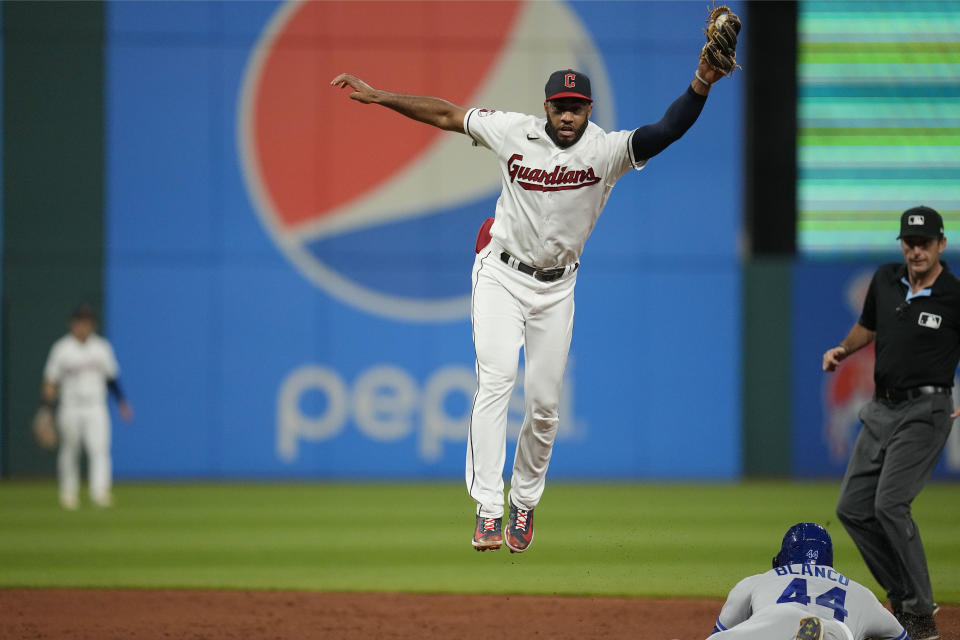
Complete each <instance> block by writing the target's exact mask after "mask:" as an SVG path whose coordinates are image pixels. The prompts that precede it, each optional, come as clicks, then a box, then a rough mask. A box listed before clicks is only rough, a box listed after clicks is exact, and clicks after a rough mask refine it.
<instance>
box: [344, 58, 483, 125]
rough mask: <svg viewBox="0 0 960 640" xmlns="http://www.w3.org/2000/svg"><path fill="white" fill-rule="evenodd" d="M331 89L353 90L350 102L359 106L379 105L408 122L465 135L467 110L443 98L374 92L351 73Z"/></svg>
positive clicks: (378, 90)
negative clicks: (464, 127)
mask: <svg viewBox="0 0 960 640" xmlns="http://www.w3.org/2000/svg"><path fill="white" fill-rule="evenodd" d="M330 86H332V87H339V88H341V89H346V88H347V87H349V88H351V89H353V93H351V94H350V99H352V100H356V101H357V102H362V103H363V104H379V105H381V106H384V107H387V108H388V109H393V110H394V111H396V112H397V113H401V114H403V115H405V116H407V117H408V118H412V119H413V120H417V121H419V122H424V123H426V124H429V125H433V126H434V127H438V128H440V129H443V130H444V131H456V132H457V133H465V132H464V130H463V119H464V116H466V114H467V110H466V109H464V108H463V107H458V106H457V105H455V104H453V103H451V102H447V101H446V100H443V99H441V98H430V97H427V96H411V95H405V94H401V93H393V92H390V91H382V90H380V89H374V88H373V87H371V86H370V85H368V84H367V83H366V82H364V81H363V80H361V79H360V78H357V77H356V76H352V75H350V74H348V73H341V74H340V75H338V76H337V77H336V78H334V79H333V80H332V81H331V82H330Z"/></svg>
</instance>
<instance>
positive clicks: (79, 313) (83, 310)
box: [70, 302, 96, 320]
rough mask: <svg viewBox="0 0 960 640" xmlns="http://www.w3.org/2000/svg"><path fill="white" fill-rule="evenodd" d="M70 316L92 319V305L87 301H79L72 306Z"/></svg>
mask: <svg viewBox="0 0 960 640" xmlns="http://www.w3.org/2000/svg"><path fill="white" fill-rule="evenodd" d="M70 317H71V318H72V319H74V320H93V319H94V318H95V317H96V314H94V312H93V307H92V306H91V305H90V303H89V302H81V303H80V304H78V305H77V306H76V307H75V308H74V310H73V313H71V314H70Z"/></svg>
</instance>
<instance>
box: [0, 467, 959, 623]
mask: <svg viewBox="0 0 960 640" xmlns="http://www.w3.org/2000/svg"><path fill="white" fill-rule="evenodd" d="M837 488H838V485H837V483H834V482H830V483H807V484H797V483H785V482H777V483H743V484H729V485H695V486H694V485H673V484H663V485H660V484H636V485H626V484H616V485H608V484H593V485H583V484H579V485H573V484H562V483H556V482H554V483H550V484H548V487H547V492H546V494H545V495H544V499H543V501H542V502H541V504H540V507H539V508H538V509H537V511H536V521H535V526H536V538H535V541H534V544H533V547H532V548H531V550H530V551H529V552H527V553H525V554H523V555H516V554H510V553H509V552H508V551H507V550H506V548H505V547H504V548H503V549H501V550H500V551H496V552H486V553H477V552H475V551H474V550H473V549H472V548H471V546H470V536H471V533H472V527H473V510H472V503H471V502H470V500H469V498H468V497H467V495H466V492H465V490H464V489H463V487H462V486H461V485H460V484H416V485H414V484H383V485H380V484H377V485H374V484H364V485H353V484H168V485H145V484H144V485H141V484H121V485H120V486H118V487H117V488H116V489H115V497H116V502H117V505H116V506H115V507H114V508H112V509H108V510H96V509H94V508H92V507H90V506H89V505H88V504H84V506H83V507H82V508H81V509H80V510H79V511H76V512H66V511H63V510H61V509H60V507H59V505H58V504H57V501H56V489H55V487H54V485H53V484H52V483H19V482H14V483H11V482H5V483H0V587H11V586H31V587H55V586H77V587H80V586H82V587H201V588H229V589H306V590H326V591H410V592H438V593H452V592H461V593H467V592H476V593H537V594H563V595H623V596H710V597H723V596H724V595H726V592H727V591H728V590H729V589H730V587H731V586H733V584H734V583H735V582H736V581H737V580H739V579H740V578H742V577H745V576H747V575H749V574H752V573H758V572H761V571H764V570H766V569H768V568H769V567H770V558H771V557H772V556H773V555H774V553H775V552H776V550H777V548H778V547H779V542H780V537H781V536H782V534H783V532H784V531H785V530H786V528H787V527H788V526H790V525H792V524H794V523H795V522H798V521H801V520H814V521H819V522H821V523H823V524H825V525H826V526H827V528H828V529H829V530H830V532H831V534H832V535H833V538H834V545H835V554H836V566H837V568H838V569H839V570H841V571H842V572H844V573H846V574H847V575H849V576H851V577H853V578H854V579H856V580H858V581H860V582H862V583H864V584H866V585H867V586H869V587H871V588H873V589H874V591H875V592H877V593H878V595H882V594H880V592H879V589H878V587H877V585H876V583H875V582H874V581H873V578H872V577H871V576H870V575H869V573H868V572H867V570H866V568H865V566H864V564H863V562H862V560H861V559H860V556H859V554H858V553H857V552H856V550H855V549H854V547H853V543H852V542H851V541H850V539H849V537H848V536H847V534H846V532H844V531H843V529H842V528H841V527H840V526H839V523H837V522H836V518H835V516H834V515H833V505H834V502H835V500H836V494H837ZM958 505H960V485H955V484H934V485H931V486H929V487H927V488H926V489H925V491H924V492H923V493H922V494H921V496H920V497H919V498H918V499H917V501H916V502H915V504H914V514H915V517H916V519H917V521H918V523H919V525H920V529H921V533H922V535H923V538H924V542H925V545H926V548H927V555H928V560H929V563H930V567H931V575H932V579H933V582H934V593H935V595H936V597H937V599H938V601H939V602H941V603H954V604H956V603H960V536H958V531H957V526H958V524H960V518H958V512H960V508H958Z"/></svg>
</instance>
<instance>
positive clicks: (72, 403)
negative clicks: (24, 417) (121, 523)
mask: <svg viewBox="0 0 960 640" xmlns="http://www.w3.org/2000/svg"><path fill="white" fill-rule="evenodd" d="M119 372H120V371H119V366H118V365H117V359H116V357H115V356H114V353H113V348H112V347H111V346H110V343H109V342H107V341H106V340H105V339H104V338H102V337H100V336H98V335H96V334H91V335H90V336H89V337H88V338H87V339H86V340H84V341H82V342H81V341H80V340H78V339H77V338H76V337H75V336H74V335H73V334H69V333H68V334H67V335H65V336H63V337H62V338H60V339H59V340H57V341H56V342H55V343H54V344H53V347H51V349H50V355H49V356H48V358H47V364H46V367H45V368H44V372H43V376H44V379H45V380H46V381H47V382H50V383H52V384H55V385H57V386H58V388H59V393H58V397H59V400H60V402H59V406H58V408H57V426H58V428H59V431H60V452H59V456H58V458H57V475H58V478H59V484H60V502H61V504H63V506H65V507H67V508H73V507H75V506H76V505H77V500H78V494H79V491H80V466H79V463H80V446H81V443H82V445H83V447H84V449H85V450H86V452H87V462H88V467H89V473H90V498H91V500H93V502H94V503H95V504H97V505H100V506H108V505H109V504H110V502H111V497H110V489H111V484H112V479H111V476H112V465H111V460H110V414H109V412H108V411H107V382H108V381H109V380H113V379H115V378H116V377H117V376H118V375H119Z"/></svg>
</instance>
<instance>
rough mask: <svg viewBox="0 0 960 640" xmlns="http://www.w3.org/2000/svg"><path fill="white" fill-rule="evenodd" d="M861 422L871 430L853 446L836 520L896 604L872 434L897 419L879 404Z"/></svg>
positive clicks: (895, 566) (879, 454)
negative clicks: (878, 499) (879, 507)
mask: <svg viewBox="0 0 960 640" xmlns="http://www.w3.org/2000/svg"><path fill="white" fill-rule="evenodd" d="M861 419H864V420H866V421H867V422H869V423H870V424H871V425H873V426H871V427H868V426H867V425H866V424H865V425H864V426H863V427H862V428H861V429H860V434H859V435H858V436H857V440H856V443H855V444H854V446H853V452H852V453H851V455H850V461H849V462H848V463H847V470H846V473H845V474H844V477H843V482H842V483H841V484H840V498H839V500H838V501H837V518H838V519H839V520H840V522H841V523H842V524H843V526H844V528H845V529H846V530H847V533H848V534H849V535H850V537H851V538H852V539H853V542H854V543H855V544H856V545H857V549H859V551H860V555H862V556H863V560H864V562H865V563H866V565H867V567H868V568H869V569H870V572H871V573H872V574H873V577H874V578H875V579H876V580H877V582H878V583H879V584H880V586H882V587H883V588H884V590H885V591H886V592H887V597H888V598H890V600H891V601H898V600H899V599H900V598H902V596H903V594H902V588H903V587H902V576H901V575H900V563H899V562H898V561H897V560H896V553H895V550H894V549H893V547H892V546H891V544H890V540H889V538H887V534H886V532H885V531H884V529H883V526H882V525H881V524H880V521H879V520H877V516H876V512H875V502H876V495H877V485H878V484H879V482H880V471H881V469H882V467H883V455H884V452H883V444H884V443H883V440H882V439H881V438H879V437H878V436H877V435H876V434H875V433H874V430H879V429H880V425H881V424H891V423H892V421H894V420H896V416H893V415H891V411H890V409H889V408H887V407H885V406H883V405H882V404H880V403H878V402H871V403H869V404H868V405H867V406H866V407H864V409H863V411H862V412H861Z"/></svg>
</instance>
